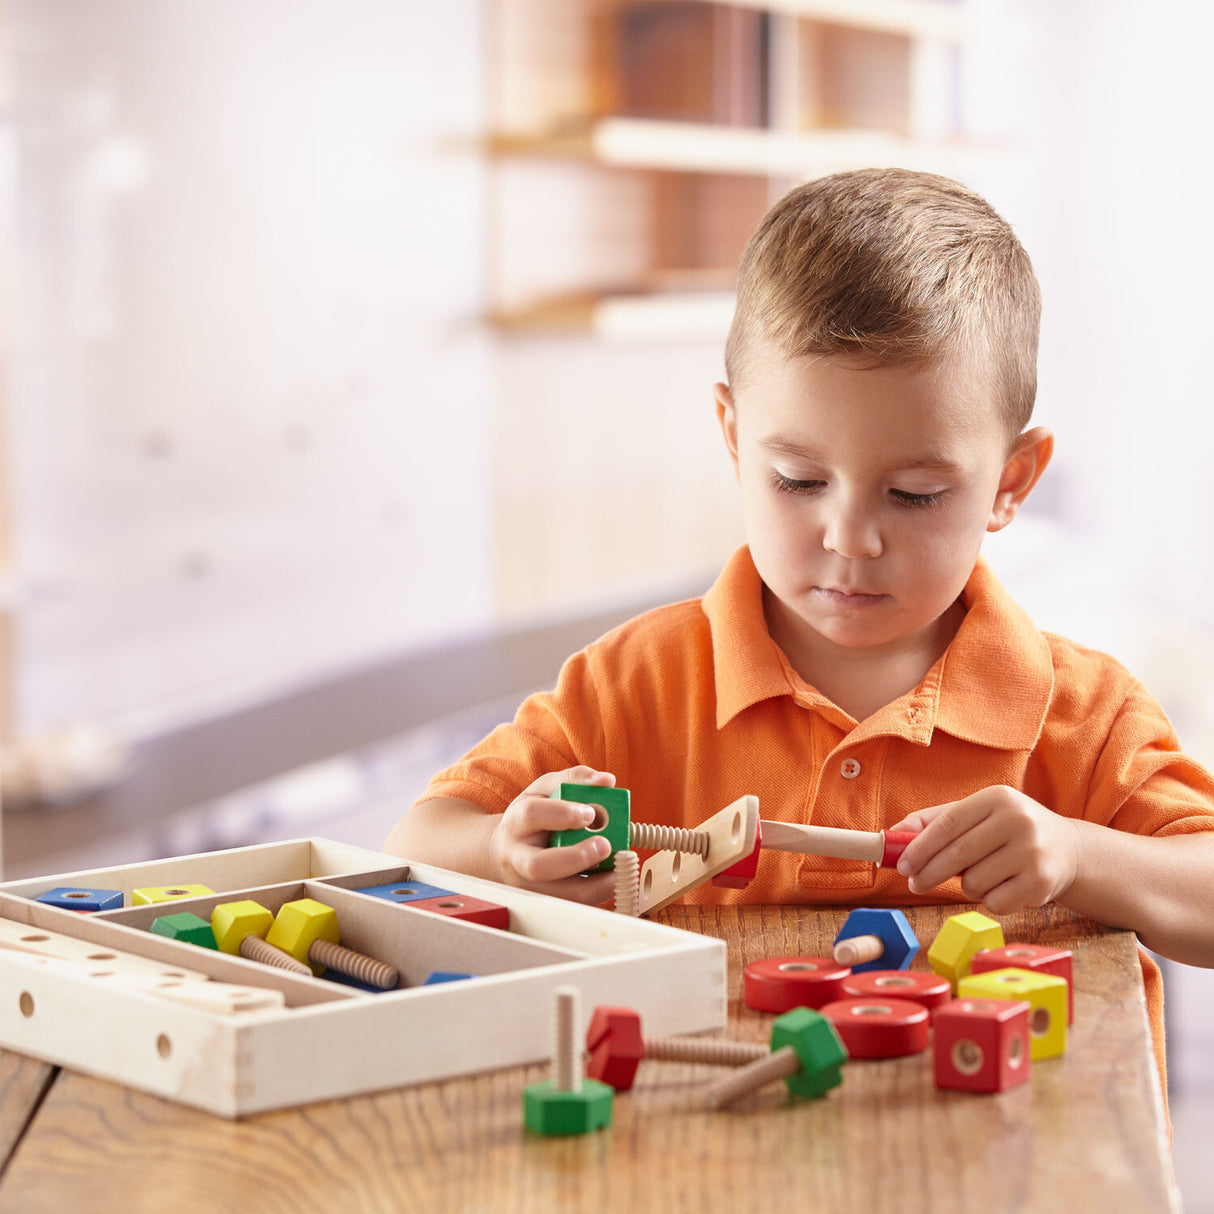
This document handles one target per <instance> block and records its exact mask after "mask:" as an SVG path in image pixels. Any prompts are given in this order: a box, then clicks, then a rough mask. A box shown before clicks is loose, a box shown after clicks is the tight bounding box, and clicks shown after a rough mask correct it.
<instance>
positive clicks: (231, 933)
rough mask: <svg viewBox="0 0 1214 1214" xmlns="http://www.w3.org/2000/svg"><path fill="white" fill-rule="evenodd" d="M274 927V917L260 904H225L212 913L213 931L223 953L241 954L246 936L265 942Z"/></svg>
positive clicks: (249, 900) (246, 900) (249, 901)
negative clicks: (259, 938)
mask: <svg viewBox="0 0 1214 1214" xmlns="http://www.w3.org/2000/svg"><path fill="white" fill-rule="evenodd" d="M273 925H274V916H273V914H271V912H270V911H268V910H267V909H266V908H265V907H264V906H262V905H261V903H260V902H254V901H252V900H251V899H248V898H246V899H245V900H244V901H243V902H224V903H222V904H221V905H219V906H217V907H216V908H215V909H214V910H213V911H212V912H211V930H212V931H213V932H214V933H215V943H216V944H218V945H219V951H220V952H221V953H239V952H240V942H241V941H242V940H243V939H244V938H245V937H246V936H260V937H261V938H262V939H263V940H264V939H265V937H266V933H267V932H269V930H270V928H271V927H273Z"/></svg>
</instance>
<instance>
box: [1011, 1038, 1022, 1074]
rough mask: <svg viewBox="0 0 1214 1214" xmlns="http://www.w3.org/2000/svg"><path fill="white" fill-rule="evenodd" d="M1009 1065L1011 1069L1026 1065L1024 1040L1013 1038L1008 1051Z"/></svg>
mask: <svg viewBox="0 0 1214 1214" xmlns="http://www.w3.org/2000/svg"><path fill="white" fill-rule="evenodd" d="M1007 1064H1008V1066H1010V1067H1018V1066H1023V1065H1024V1038H1023V1037H1013V1038H1012V1043H1011V1045H1009V1046H1008V1050H1007Z"/></svg>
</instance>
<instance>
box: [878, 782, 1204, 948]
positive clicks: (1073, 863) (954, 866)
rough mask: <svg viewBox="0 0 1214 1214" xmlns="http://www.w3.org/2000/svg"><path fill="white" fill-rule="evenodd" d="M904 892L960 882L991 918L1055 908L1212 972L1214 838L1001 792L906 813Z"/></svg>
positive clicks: (902, 865)
mask: <svg viewBox="0 0 1214 1214" xmlns="http://www.w3.org/2000/svg"><path fill="white" fill-rule="evenodd" d="M892 829H896V830H909V831H919V832H920V834H919V837H918V838H917V839H914V840H913V841H912V842H911V843H909V844H908V845H907V848H906V850H905V851H904V852H903V853H902V858H901V860H900V861H899V862H898V871H899V872H901V873H902V874H903V875H904V876H907V877H908V878H910V881H909V884H910V890H911V892H912V893H924V892H926V891H927V890H929V889H932V888H933V887H935V886H937V885H939V884H940V883H941V882H942V881H946V880H948V879H949V878H950V877H960V878H961V890H962V892H963V893H964V894H965V896H966V897H967V898H973V899H974V900H975V901H978V902H982V903H983V904H984V905H985V906H986V907H987V908H988V909H989V910H990V911H991V912H992V913H993V914H997V915H1006V914H1011V913H1012V912H1013V911H1016V910H1020V909H1022V908H1024V907H1029V906H1041V905H1043V904H1044V903H1046V902H1051V901H1052V902H1056V903H1058V904H1059V905H1060V906H1065V907H1068V908H1069V909H1071V910H1073V911H1076V912H1078V913H1079V914H1083V915H1087V916H1088V917H1089V918H1092V919H1095V920H1097V921H1098V922H1100V923H1105V924H1108V925H1109V926H1110V927H1123V928H1129V929H1130V930H1132V931H1135V932H1137V933H1138V936H1139V939H1141V940H1142V942H1143V944H1145V945H1146V946H1147V947H1148V948H1150V949H1152V950H1153V951H1154V952H1157V953H1160V954H1162V955H1163V956H1166V957H1171V958H1172V959H1173V960H1176V961H1181V962H1184V963H1186V964H1188V965H1201V966H1207V967H1214V880H1212V878H1214V832H1206V831H1199V832H1194V833H1189V834H1178V835H1167V836H1155V835H1136V834H1132V833H1130V832H1127V831H1122V830H1116V829H1113V828H1111V827H1107V826H1100V825H1098V824H1096V823H1094V822H1087V821H1084V820H1082V819H1076V818H1067V817H1063V816H1061V815H1059V814H1055V813H1052V812H1051V811H1050V810H1048V809H1046V808H1045V807H1044V806H1042V805H1039V804H1038V803H1037V802H1036V801H1034V800H1033V799H1032V798H1031V797H1029V796H1027V795H1026V794H1025V793H1022V792H1019V791H1017V790H1016V789H1012V788H1006V787H1002V786H997V787H991V788H985V789H982V790H981V791H980V792H977V793H974V794H973V795H972V796H969V797H965V798H963V799H962V800H960V801H954V802H951V803H950V804H947V805H938V806H934V807H933V808H931V809H926V810H922V811H919V812H917V813H913V814H909V815H908V816H907V817H905V818H904V819H903V820H902V821H901V822H899V823H896V824H895V826H894V827H893V828H892Z"/></svg>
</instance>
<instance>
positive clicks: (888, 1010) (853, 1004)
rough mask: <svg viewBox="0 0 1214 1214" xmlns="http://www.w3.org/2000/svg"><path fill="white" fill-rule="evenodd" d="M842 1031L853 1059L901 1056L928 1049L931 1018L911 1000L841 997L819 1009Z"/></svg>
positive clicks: (845, 1043)
mask: <svg viewBox="0 0 1214 1214" xmlns="http://www.w3.org/2000/svg"><path fill="white" fill-rule="evenodd" d="M819 1010H820V1011H821V1012H822V1015H823V1016H825V1017H826V1018H827V1019H828V1020H830V1021H831V1022H832V1023H833V1024H834V1026H835V1028H837V1029H838V1030H839V1036H840V1037H842V1038H843V1044H844V1045H845V1046H847V1052H848V1054H849V1055H850V1056H851V1057H852V1058H901V1057H902V1056H903V1055H904V1054H917V1053H919V1051H920V1050H925V1049H927V1030H928V1022H929V1021H930V1019H931V1017H930V1016H929V1014H928V1010H927V1008H925V1007H924V1006H923V1005H922V1004H921V1003H912V1002H911V1001H910V1000H909V999H888V998H886V997H885V996H881V997H880V998H873V997H865V998H863V999H839V1000H837V1001H836V1002H834V1003H828V1004H826V1005H825V1007H823V1008H821V1009H819Z"/></svg>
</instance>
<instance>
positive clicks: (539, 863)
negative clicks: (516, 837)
mask: <svg viewBox="0 0 1214 1214" xmlns="http://www.w3.org/2000/svg"><path fill="white" fill-rule="evenodd" d="M610 851H611V845H610V844H609V843H608V842H607V840H606V839H605V838H603V836H602V835H595V836H593V837H592V838H589V839H583V840H582V842H581V843H574V844H571V845H570V846H568V847H533V846H531V845H530V844H526V843H519V844H516V845H515V846H514V847H513V848H511V850H510V852H509V856H508V859H509V862H510V866H511V868H513V869H514V871H515V872H516V873H518V875H519V876H520V877H521V878H522V879H523V880H524V881H526V882H527V884H528V885H531V886H534V885H536V883H538V882H541V881H559V880H561V879H563V878H565V877H572V876H575V875H577V874H578V873H583V872H585V871H586V869H588V868H593V867H594V866H595V865H596V864H598V863H599V862H600V861H602V860H604V859H606V857H607V855H608V853H609V852H610Z"/></svg>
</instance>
